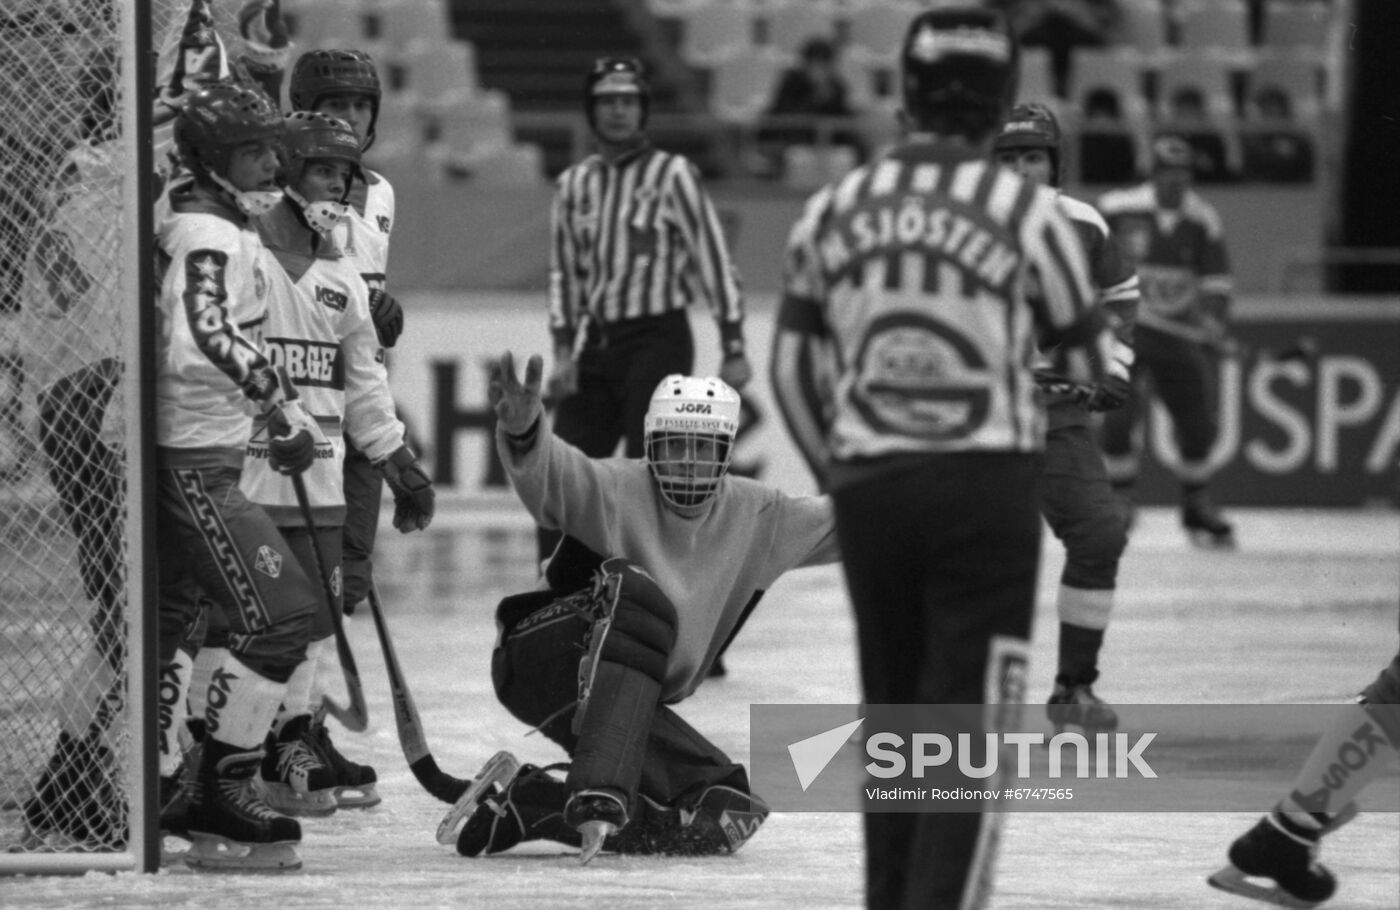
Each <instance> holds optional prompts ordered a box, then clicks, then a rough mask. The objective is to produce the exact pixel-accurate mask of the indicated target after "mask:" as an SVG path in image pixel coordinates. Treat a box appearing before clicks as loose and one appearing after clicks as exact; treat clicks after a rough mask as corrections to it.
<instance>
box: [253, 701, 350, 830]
mask: <svg viewBox="0 0 1400 910" xmlns="http://www.w3.org/2000/svg"><path fill="white" fill-rule="evenodd" d="M310 728H311V716H310V715H306V714H303V715H300V716H298V717H293V718H292V719H290V720H288V721H287V723H286V724H285V725H284V726H283V727H282V730H281V732H280V733H278V734H276V735H275V736H274V735H272V734H269V735H268V738H267V746H266V752H265V753H264V754H263V763H262V773H261V775H260V776H259V778H258V789H259V791H260V792H261V794H262V797H263V799H264V800H266V802H267V805H268V807H269V808H271V809H272V810H273V811H275V812H281V813H282V814H283V815H301V816H310V817H312V818H324V817H325V816H327V815H330V814H332V813H334V812H335V809H336V796H335V776H334V774H332V773H331V770H330V768H328V767H327V766H326V763H325V762H324V761H323V760H322V759H321V756H320V755H319V754H318V753H317V751H316V750H315V749H314V748H312V744H311V737H310V735H309V732H308V731H309V730H310Z"/></svg>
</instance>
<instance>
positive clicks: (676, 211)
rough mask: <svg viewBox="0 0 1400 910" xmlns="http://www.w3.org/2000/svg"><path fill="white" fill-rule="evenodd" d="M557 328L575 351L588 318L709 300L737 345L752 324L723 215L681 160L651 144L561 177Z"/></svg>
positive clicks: (555, 238)
mask: <svg viewBox="0 0 1400 910" xmlns="http://www.w3.org/2000/svg"><path fill="white" fill-rule="evenodd" d="M550 231H551V243H550V257H549V259H550V265H549V327H550V332H551V334H552V335H553V337H554V344H555V346H556V347H561V346H572V345H574V344H575V338H576V335H577V334H578V330H579V328H580V327H581V325H582V324H583V322H584V319H585V316H586V317H587V318H588V319H590V320H593V321H596V322H598V323H600V324H602V325H607V324H608V323H615V322H621V321H623V320H627V319H637V318H639V317H643V316H659V315H662V314H664V313H668V312H670V311H672V310H680V309H684V308H685V307H687V306H689V305H690V304H691V303H693V302H694V301H695V300H696V299H697V298H700V299H704V300H705V302H706V303H707V304H708V306H709V307H710V310H711V312H712V313H713V314H714V316H715V319H716V320H717V321H718V322H719V325H720V334H721V337H722V338H723V339H724V341H725V342H726V345H728V344H729V343H730V342H731V341H737V340H738V339H740V338H741V337H742V336H741V331H742V323H743V318H744V311H743V300H742V295H741V292H740V288H739V278H738V274H737V272H736V271H735V269H734V266H733V264H732V263H731V261H730V257H729V251H728V249H727V248H726V247H725V243H724V234H723V232H722V230H721V229H720V222H719V216H718V214H717V213H716V212H715V208H714V205H713V204H712V203H711V202H710V199H709V196H707V195H706V194H705V192H704V190H703V189H702V188H701V186H700V175H699V172H698V171H697V170H696V168H695V166H694V165H693V164H692V163H691V162H690V161H689V160H687V159H686V158H684V157H683V156H681V155H675V154H672V153H669V152H663V151H661V150H659V149H656V148H654V147H652V146H651V145H643V146H642V147H641V148H638V149H636V150H633V151H629V152H627V153H626V154H624V155H622V156H621V157H619V158H617V159H615V160H613V161H608V160H606V159H604V158H603V157H602V156H601V155H596V154H595V155H591V156H589V157H588V158H587V159H585V160H584V161H582V162H580V163H578V164H576V165H574V166H573V167H571V168H569V169H568V170H566V171H564V173H562V174H560V175H559V178H558V181H557V186H556V191H555V194H554V201H553V205H552V209H551V213H550Z"/></svg>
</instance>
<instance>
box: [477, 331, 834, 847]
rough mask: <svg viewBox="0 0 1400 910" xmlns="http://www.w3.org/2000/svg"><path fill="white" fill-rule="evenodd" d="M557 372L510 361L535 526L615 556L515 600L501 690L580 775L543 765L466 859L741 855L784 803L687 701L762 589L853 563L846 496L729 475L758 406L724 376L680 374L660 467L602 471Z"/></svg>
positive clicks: (506, 422) (505, 449) (659, 413)
mask: <svg viewBox="0 0 1400 910" xmlns="http://www.w3.org/2000/svg"><path fill="white" fill-rule="evenodd" d="M542 373H543V360H542V358H540V357H538V356H536V357H532V358H531V359H530V362H529V364H528V365H527V367H526V372H525V381H524V383H523V384H522V383H521V381H520V379H519V378H518V377H517V376H516V373H515V364H514V360H513V358H512V356H511V355H510V354H509V353H507V354H506V355H505V356H504V357H503V358H502V359H501V361H500V363H499V365H498V367H497V368H496V370H495V371H494V373H493V376H492V380H491V401H492V403H493V406H494V408H495V410H496V415H497V419H498V423H497V432H496V444H497V449H498V450H499V452H500V455H501V459H502V461H503V462H504V464H505V467H506V471H507V473H508V474H509V475H510V478H511V482H512V484H513V485H514V487H515V490H516V492H517V493H518V494H519V496H520V499H521V501H522V502H523V503H524V504H525V507H526V508H527V509H528V510H529V511H530V515H531V517H532V518H534V519H535V520H536V521H537V522H543V523H546V524H548V525H550V526H552V527H557V528H559V529H561V530H562V531H563V532H564V533H565V534H566V535H568V536H569V537H570V538H572V539H575V540H577V541H579V542H580V543H582V544H583V545H584V546H587V547H588V548H590V549H591V550H593V551H595V552H596V553H600V554H605V555H607V556H610V557H611V558H608V559H605V560H603V561H602V562H601V563H600V565H599V566H598V568H597V570H596V572H594V573H591V575H584V576H583V578H581V579H573V580H570V579H564V578H561V577H559V576H558V575H557V574H556V573H555V572H554V568H555V567H554V566H553V564H551V565H550V567H549V569H547V571H546V578H548V579H549V581H550V583H551V586H552V590H548V591H531V592H528V593H525V594H520V595H515V596H513V597H507V598H506V599H505V600H503V601H502V602H501V605H500V607H499V608H498V611H497V620H498V622H499V623H500V625H501V629H502V631H501V636H500V639H499V642H498V645H497V648H496V650H495V653H494V654H493V656H492V677H493V680H494V682H495V685H496V694H497V697H498V698H499V699H500V700H501V703H502V704H503V705H505V706H506V708H508V709H509V710H510V711H511V713H512V714H513V715H514V716H515V717H516V718H518V719H519V720H521V721H522V722H524V723H526V724H529V725H531V726H532V727H538V728H539V729H540V731H541V732H543V733H544V734H545V735H546V736H548V737H549V738H550V739H551V740H553V741H554V742H556V743H557V744H559V745H560V746H562V747H563V748H564V749H565V750H566V751H567V752H568V754H569V757H570V760H571V764H570V765H569V770H568V776H567V778H566V779H564V780H560V779H558V778H557V777H554V776H551V775H550V774H548V773H547V771H548V770H549V769H541V768H536V767H533V766H528V765H527V766H525V767H523V768H521V769H520V773H519V774H516V775H515V776H513V777H510V778H509V779H508V780H500V781H499V782H498V783H499V784H500V786H494V785H493V786H491V787H488V788H487V789H486V790H485V792H482V793H480V794H479V795H477V796H478V798H480V803H479V804H478V805H475V806H471V807H470V808H474V810H475V811H474V812H473V813H472V814H471V817H470V818H468V819H467V822H466V824H465V826H464V827H463V828H462V830H461V831H460V833H459V834H458V837H457V850H458V852H459V853H462V854H463V855H466V856H476V855H477V854H479V853H481V852H482V851H485V852H487V853H499V852H501V851H502V850H507V849H509V848H511V847H513V846H514V845H516V844H518V843H520V842H521V841H525V840H534V839H538V838H547V839H550V840H556V841H559V842H561V843H565V844H571V845H574V846H582V847H583V851H584V852H583V858H584V860H585V861H586V860H587V859H589V858H590V857H591V856H592V855H593V854H594V853H596V852H597V851H598V850H599V849H602V848H604V846H605V839H606V848H607V849H610V850H616V851H618V852H622V853H662V854H690V855H703V854H719V853H732V852H734V851H735V850H737V849H739V847H740V846H742V845H743V843H744V842H745V841H746V840H747V839H748V838H749V837H750V836H751V835H752V834H753V833H754V832H755V831H756V830H757V829H758V827H759V825H760V824H761V823H762V821H763V819H764V817H766V816H767V814H768V807H767V805H766V804H765V803H764V802H763V800H761V799H760V798H759V797H758V796H756V795H754V794H752V793H751V792H750V791H749V782H748V773H747V771H746V770H745V769H744V767H743V765H741V764H739V763H737V762H735V761H733V760H732V759H730V758H729V757H728V756H726V755H725V754H724V753H723V752H721V751H720V750H719V749H717V748H716V747H715V746H714V745H713V744H711V743H710V742H708V741H707V740H706V739H705V738H704V737H703V736H702V735H701V734H700V733H699V732H697V731H695V730H694V729H692V728H691V727H690V726H689V725H688V724H686V723H685V721H683V720H682V719H681V718H680V716H679V715H677V714H676V713H675V712H674V711H672V710H671V709H670V708H669V707H668V706H669V705H672V704H675V703H676V702H679V701H681V700H682V699H684V698H686V697H687V696H689V695H690V694H691V693H692V692H694V691H695V689H696V688H697V687H698V686H699V685H700V684H701V683H702V682H703V681H704V680H705V673H706V670H707V669H708V668H709V666H710V665H711V663H713V661H714V657H715V655H716V654H718V653H719V651H720V649H721V648H722V647H723V645H724V644H725V643H726V641H727V640H728V639H729V637H730V635H731V634H732V632H733V631H734V629H735V627H736V626H737V624H738V623H739V621H740V618H741V617H742V616H743V613H744V609H745V607H746V606H747V605H748V603H749V602H750V601H751V600H752V598H753V596H754V593H755V592H756V591H760V590H764V589H766V588H768V587H769V586H770V585H771V584H772V583H773V582H774V581H775V580H776V579H777V578H778V577H779V576H781V575H782V574H783V573H785V572H786V571H788V570H789V569H793V568H797V567H799V566H809V565H817V564H821V563H830V562H834V561H835V560H836V559H837V555H838V554H837V550H836V543H835V537H834V533H835V525H834V521H833V517H832V512H831V502H830V500H829V499H828V498H826V497H824V496H819V497H813V496H789V495H786V494H784V493H782V492H780V491H778V490H776V489H773V488H772V487H768V486H765V485H763V484H761V483H758V482H757V481H754V480H751V479H748V478H744V477H733V476H729V475H728V473H727V471H728V467H729V461H730V457H731V455H732V453H733V445H734V434H735V432H736V431H737V429H738V423H739V396H738V394H737V393H736V392H735V391H734V390H733V389H732V388H730V387H729V386H728V385H726V384H725V383H724V382H722V381H721V380H719V379H713V378H707V379H700V378H696V377H688V376H680V375H675V376H669V377H667V378H666V379H664V380H662V382H661V384H660V385H659V386H658V387H657V389H656V391H655V392H654V394H653V396H652V399H651V404H650V406H649V408H648V410H647V414H646V417H645V427H646V456H645V458H644V459H630V458H605V459H592V458H589V457H588V456H586V455H584V454H583V453H582V452H581V451H579V450H578V449H577V448H575V447H574V446H572V445H570V444H568V443H566V442H564V441H563V440H562V439H560V438H558V437H557V436H555V435H554V432H553V429H552V428H551V427H550V425H549V422H548V421H547V420H546V419H545V418H544V413H543V406H542V404H541V403H540V384H541V375H542ZM479 776H480V775H479ZM486 783H493V782H491V781H489V780H488V781H486ZM472 798H473V794H472V793H471V791H469V792H468V795H467V796H466V797H464V799H467V800H468V802H469V803H470V801H471V800H472ZM726 813H727V814H728V820H727V823H726V820H725V818H724V816H725V814H726Z"/></svg>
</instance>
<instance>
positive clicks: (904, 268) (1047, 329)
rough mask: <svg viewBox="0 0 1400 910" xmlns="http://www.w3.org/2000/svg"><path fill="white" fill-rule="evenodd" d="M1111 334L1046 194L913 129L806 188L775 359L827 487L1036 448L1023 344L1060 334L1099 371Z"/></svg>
mask: <svg viewBox="0 0 1400 910" xmlns="http://www.w3.org/2000/svg"><path fill="white" fill-rule="evenodd" d="M1110 344H1111V336H1110V335H1109V333H1108V332H1107V331H1106V329H1105V328H1104V325H1103V319H1102V315H1101V312H1100V310H1099V309H1098V308H1097V307H1096V306H1095V295H1094V289H1093V287H1092V284H1091V282H1090V278H1089V268H1088V263H1087V261H1086V258H1085V254H1084V250H1083V247H1082V245H1081V244H1080V242H1079V238H1078V236H1077V235H1076V233H1075V229H1074V227H1073V226H1072V225H1071V224H1070V222H1069V220H1068V219H1067V218H1066V217H1065V216H1064V214H1063V213H1062V212H1061V211H1060V209H1059V207H1058V206H1057V205H1056V202H1055V193H1054V192H1053V191H1052V190H1049V189H1045V188H1036V187H1034V186H1033V185H1031V184H1029V183H1027V182H1025V181H1023V180H1022V179H1021V178H1020V177H1018V176H1016V175H1015V174H1013V173H1012V172H1010V171H1009V170H1006V169H1004V168H1000V167H997V166H996V165H995V164H993V163H991V162H989V161H988V160H987V159H986V158H985V157H983V156H981V155H980V154H979V153H978V152H977V151H975V150H971V149H964V148H950V147H948V146H946V145H942V144H929V143H926V142H919V143H911V144H909V145H905V146H903V147H900V148H897V149H896V150H894V151H893V152H891V153H890V154H889V155H887V156H885V157H884V158H881V159H879V160H877V161H874V162H872V163H870V164H868V165H866V166H864V167H861V168H857V169H856V170H854V171H852V172H851V173H850V174H848V175H847V176H846V177H844V178H842V179H841V180H840V181H838V182H837V183H835V184H832V185H831V186H828V187H826V188H824V189H822V190H820V191H818V192H817V194H816V195H814V196H813V197H812V198H811V199H810V200H809V201H808V203H807V206H806V208H805V209H804V211H803V214H802V216H801V218H800V219H799V220H798V222H797V224H796V225H794V227H793V229H792V233H791V236H790V238H789V242H788V250H787V258H786V262H785V270H784V277H783V299H782V304H781V306H780V309H779V313H778V326H777V331H776V333H775V336H774V348H773V357H772V361H771V369H772V373H773V388H774V392H775V394H776V397H777V400H778V404H779V406H780V409H781V411H782V413H783V417H784V419H785V421H786V422H787V424H788V428H789V430H790V432H791V433H792V435H793V437H794V440H795V441H796V442H797V444H798V447H799V448H800V449H801V450H802V452H803V454H804V456H805V457H806V458H807V459H808V462H809V464H810V465H811V466H812V468H813V470H814V472H815V473H816V474H817V476H818V478H820V479H822V480H823V482H824V483H826V484H827V485H828V487H829V488H834V487H839V486H841V485H843V484H844V483H846V482H849V481H851V480H853V479H855V477H856V476H859V475H860V474H861V473H862V472H864V471H871V470H880V467H879V465H880V463H881V462H882V461H884V460H885V459H886V458H887V457H889V456H924V455H927V454H930V453H941V452H965V451H1002V452H1030V451H1035V450H1038V449H1040V448H1042V447H1043V445H1044V414H1043V411H1042V409H1041V407H1040V405H1039V404H1038V403H1037V400H1036V389H1035V380H1034V377H1033V366H1034V361H1035V357H1036V349H1037V348H1043V347H1052V346H1056V345H1059V346H1060V347H1061V348H1062V349H1063V350H1064V351H1065V352H1066V355H1067V356H1066V358H1065V363H1066V368H1067V370H1068V371H1069V372H1070V374H1071V376H1072V377H1073V378H1075V379H1077V380H1080V381H1097V380H1098V379H1100V378H1101V377H1102V369H1103V367H1102V364H1103V363H1106V362H1107V361H1108V357H1107V356H1106V355H1107V353H1108V351H1109V346H1110ZM1091 349H1092V350H1093V352H1094V353H1095V354H1096V355H1098V356H1094V357H1089V356H1086V354H1087V353H1088V351H1089V350H1091ZM872 460H875V461H874V462H873V463H872ZM829 471H830V473H829Z"/></svg>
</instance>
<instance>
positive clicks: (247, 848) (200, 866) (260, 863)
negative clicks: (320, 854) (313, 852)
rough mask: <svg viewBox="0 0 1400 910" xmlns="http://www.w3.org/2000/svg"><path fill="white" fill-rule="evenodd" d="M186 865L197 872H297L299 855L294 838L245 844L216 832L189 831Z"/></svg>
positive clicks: (299, 865)
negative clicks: (189, 839)
mask: <svg viewBox="0 0 1400 910" xmlns="http://www.w3.org/2000/svg"><path fill="white" fill-rule="evenodd" d="M190 837H191V838H193V843H192V844H191V846H190V849H189V850H188V851H187V852H186V853H185V865H186V866H189V867H190V868H191V869H194V870H196V871H199V872H296V871H297V870H298V869H300V868H301V856H300V854H298V853H297V848H296V842H295V841H276V842H273V843H267V844H244V843H238V842H237V841H231V840H228V839H227V838H223V837H219V836H218V835H216V834H204V833H192V834H191V835H190Z"/></svg>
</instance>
